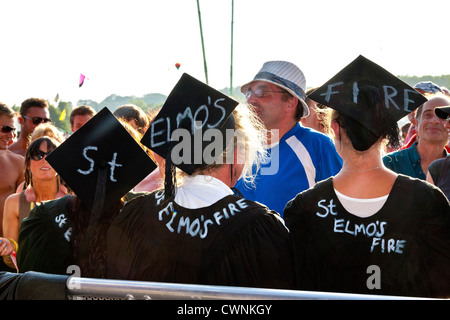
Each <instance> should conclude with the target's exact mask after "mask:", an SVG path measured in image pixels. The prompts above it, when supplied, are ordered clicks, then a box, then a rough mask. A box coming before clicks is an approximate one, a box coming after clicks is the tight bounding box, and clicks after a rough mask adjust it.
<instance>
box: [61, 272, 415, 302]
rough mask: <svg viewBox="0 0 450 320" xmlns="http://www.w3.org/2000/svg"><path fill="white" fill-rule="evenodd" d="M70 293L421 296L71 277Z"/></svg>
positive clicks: (118, 296)
mask: <svg viewBox="0 0 450 320" xmlns="http://www.w3.org/2000/svg"><path fill="white" fill-rule="evenodd" d="M67 288H68V293H69V295H70V296H71V297H72V298H73V299H86V298H87V299H89V298H91V299H93V298H97V299H102V298H103V299H121V300H152V299H155V300H160V299H164V300H178V299H183V300H193V299H204V300H216V299H218V300H416V299H420V300H423V299H421V298H412V297H400V296H383V295H364V294H346V293H333V292H315V291H297V290H278V289H262V288H247V287H228V286H210V285H191V284H178V283H161V282H145V281H127V280H108V279H92V278H81V277H73V276H72V277H70V278H69V279H68V280H67Z"/></svg>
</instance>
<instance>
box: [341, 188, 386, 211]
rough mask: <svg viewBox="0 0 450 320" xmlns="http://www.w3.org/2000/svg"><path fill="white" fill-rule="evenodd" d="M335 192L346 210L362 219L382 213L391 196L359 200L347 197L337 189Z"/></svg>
mask: <svg viewBox="0 0 450 320" xmlns="http://www.w3.org/2000/svg"><path fill="white" fill-rule="evenodd" d="M334 192H335V193H336V195H337V197H338V199H339V202H340V203H341V204H342V206H343V207H344V208H345V210H347V211H348V212H350V213H351V214H353V215H355V216H358V217H361V218H367V217H370V216H371V215H373V214H375V213H377V212H378V211H380V209H381V208H382V207H383V206H384V204H385V202H386V200H387V198H388V196H389V194H388V195H385V196H382V197H379V198H371V199H358V198H352V197H349V196H346V195H344V194H342V193H340V192H339V191H337V190H336V189H334Z"/></svg>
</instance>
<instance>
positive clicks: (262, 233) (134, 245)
mask: <svg viewBox="0 0 450 320" xmlns="http://www.w3.org/2000/svg"><path fill="white" fill-rule="evenodd" d="M163 194H164V193H163V191H156V192H153V193H152V194H150V195H147V196H145V197H140V198H137V199H135V200H133V201H131V202H129V203H128V204H127V205H126V206H125V207H124V209H123V210H122V212H121V213H120V215H119V216H118V217H117V218H116V220H115V221H114V222H113V224H112V226H111V228H110V229H109V232H108V240H107V244H108V249H107V250H108V264H107V269H108V278H113V279H128V280H143V281H160V282H174V283H190V284H211V285H213V284H214V285H232V286H249V287H271V288H292V285H293V270H292V266H293V264H292V251H291V246H290V239H289V232H288V230H287V229H286V228H285V226H284V224H283V223H282V220H281V219H280V218H279V215H278V214H277V213H275V212H274V211H269V209H268V208H267V207H264V206H262V205H260V204H258V203H256V202H252V201H249V200H245V199H242V198H240V197H237V196H234V195H230V196H227V197H225V198H223V199H221V200H220V201H218V202H216V203H214V204H213V205H211V206H209V207H205V208H200V209H186V208H183V207H180V206H178V205H177V204H176V203H175V202H174V201H173V198H172V199H169V200H168V201H167V200H164V197H163Z"/></svg>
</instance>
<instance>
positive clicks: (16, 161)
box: [0, 150, 25, 167]
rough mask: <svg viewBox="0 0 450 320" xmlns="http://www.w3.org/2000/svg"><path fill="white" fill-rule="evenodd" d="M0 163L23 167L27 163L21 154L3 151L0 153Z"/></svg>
mask: <svg viewBox="0 0 450 320" xmlns="http://www.w3.org/2000/svg"><path fill="white" fill-rule="evenodd" d="M0 161H1V162H2V163H9V164H12V165H17V166H21V167H22V166H23V164H24V162H25V158H24V157H23V156H21V155H20V154H17V153H14V152H12V151H11V150H2V151H0Z"/></svg>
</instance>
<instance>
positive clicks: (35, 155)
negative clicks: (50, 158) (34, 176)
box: [30, 150, 53, 161]
mask: <svg viewBox="0 0 450 320" xmlns="http://www.w3.org/2000/svg"><path fill="white" fill-rule="evenodd" d="M52 151H53V150H51V151H48V152H44V151H41V150H36V151H33V152H32V153H31V154H30V158H31V160H34V161H40V160H42V159H44V157H45V156H47V155H49V154H50V153H51V152H52Z"/></svg>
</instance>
